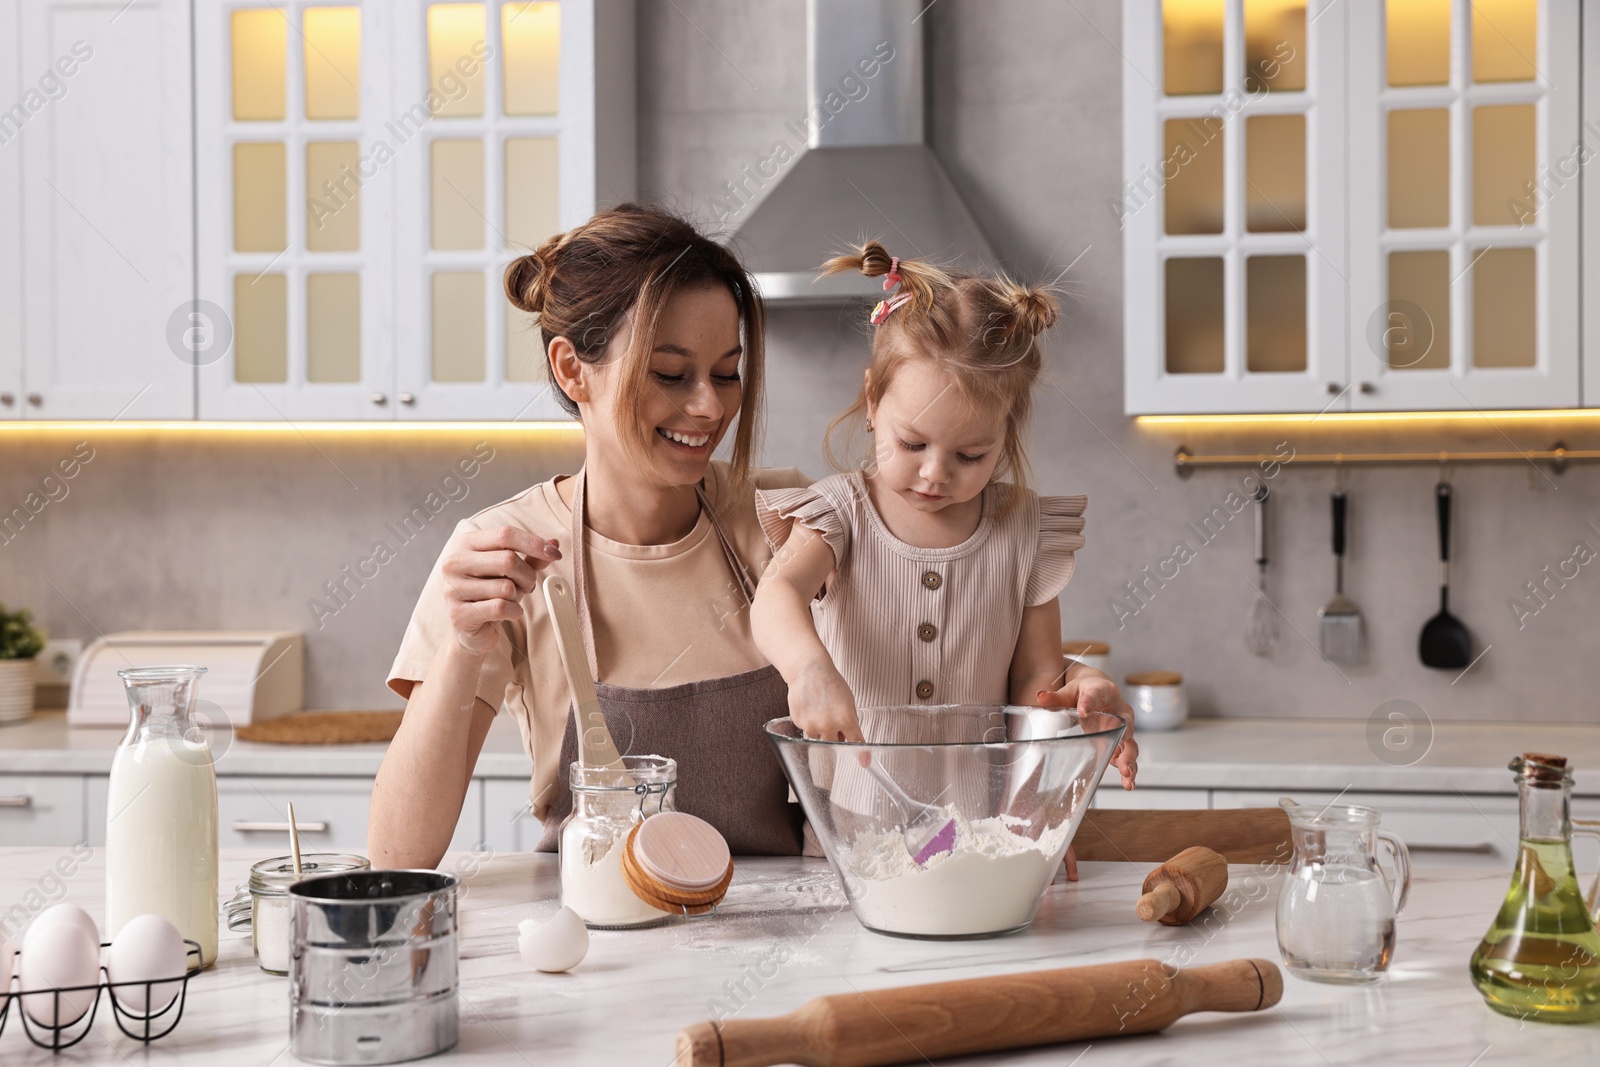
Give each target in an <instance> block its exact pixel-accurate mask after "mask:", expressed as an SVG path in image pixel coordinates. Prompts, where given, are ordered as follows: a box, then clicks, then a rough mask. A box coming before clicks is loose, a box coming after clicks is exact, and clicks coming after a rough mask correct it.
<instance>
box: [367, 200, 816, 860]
mask: <svg viewBox="0 0 1600 1067" xmlns="http://www.w3.org/2000/svg"><path fill="white" fill-rule="evenodd" d="M505 285H506V295H507V297H508V298H509V299H510V300H511V302H512V303H513V304H514V305H516V306H517V307H518V308H520V309H521V310H523V311H526V312H528V313H530V314H533V315H536V316H538V322H539V332H540V336H541V339H542V342H543V345H544V350H545V355H546V365H547V368H548V370H549V374H550V379H551V383H552V385H553V387H554V389H555V393H556V396H557V399H558V400H559V401H560V402H561V403H562V405H563V406H564V407H565V408H566V409H567V410H568V411H569V412H571V413H572V414H574V415H576V416H577V417H578V418H579V419H580V420H581V421H582V423H583V427H584V465H583V469H582V470H581V471H579V472H578V474H577V475H576V476H571V477H568V476H561V477H557V478H554V479H552V480H550V481H548V482H544V483H541V484H539V485H536V486H534V487H532V488H531V489H529V490H527V491H526V492H524V493H522V494H520V495H518V496H516V497H513V498H512V499H510V500H507V501H504V502H503V503H500V504H496V505H494V506H493V507H491V508H488V509H487V510H485V511H482V512H480V513H479V514H477V515H475V516H473V517H472V518H470V519H468V520H466V521H465V522H462V523H461V524H460V525H459V526H457V528H456V530H455V532H454V533H453V534H452V535H451V537H450V540H449V542H448V543H447V544H446V545H445V548H444V551H443V552H442V554H441V555H440V558H439V561H438V562H437V563H436V564H435V566H434V569H433V572H432V574H430V575H429V577H428V581H427V584H426V585H425V586H424V588H423V591H422V595H421V597H420V599H419V600H418V603H417V606H416V609H415V611H414V612H413V613H412V618H411V623H410V626H409V627H408V628H407V630H406V634H405V637H404V639H403V641H402V642H401V646H400V651H399V654H398V655H397V656H396V657H395V662H394V666H393V668H392V669H391V670H390V673H389V687H390V688H391V689H393V690H394V691H395V692H396V693H398V694H400V695H401V696H402V697H404V698H406V701H407V703H406V713H405V718H404V720H403V722H402V724H401V727H400V731H399V732H398V733H397V734H396V735H395V739H394V741H393V742H392V743H391V744H390V746H389V751H388V754H387V755H386V756H385V757H384V761H383V766H382V768H381V769H380V770H379V772H378V778H377V781H376V783H375V784H374V786H373V791H372V815H371V821H370V825H369V828H368V841H367V844H368V850H369V852H370V854H371V858H372V862H373V865H374V866H375V867H431V866H434V865H436V864H437V863H438V862H439V860H440V858H441V857H442V856H443V855H444V852H445V849H446V848H447V847H448V845H449V841H450V836H451V834H452V832H453V831H454V829H455V825H456V821H457V819H458V818H459V816H460V813H461V804H462V800H463V799H464V797H465V796H466V791H467V787H468V785H469V783H470V781H471V777H472V771H473V767H474V766H475V765H476V763H477V759H478V753H479V751H480V750H481V748H482V747H483V739H484V736H485V734H486V733H487V732H488V729H489V723H490V721H491V720H492V719H493V717H494V715H495V712H496V709H498V708H499V706H500V705H501V703H502V702H503V703H504V704H505V706H506V707H507V708H508V709H509V710H510V711H511V713H512V714H513V715H514V716H515V717H516V720H517V723H518V725H519V727H520V728H521V731H522V737H523V745H524V747H525V748H526V750H527V752H528V754H529V756H530V757H531V758H532V760H533V780H532V783H531V786H530V796H531V801H532V808H533V814H534V816H535V817H536V818H538V819H539V820H540V821H541V822H542V823H543V824H544V836H543V839H542V840H541V842H540V844H539V849H540V850H541V851H553V850H554V849H555V842H556V830H557V828H558V826H559V824H560V821H561V819H562V818H563V817H564V816H565V814H566V813H567V811H569V810H570V808H571V794H570V791H569V790H568V786H567V780H566V773H567V767H568V765H569V764H570V763H571V762H572V761H573V759H574V758H575V757H576V752H577V748H576V742H575V736H574V734H573V731H572V727H571V721H572V720H571V716H570V715H569V714H568V709H569V704H568V693H567V686H566V682H565V679H564V677H563V674H562V670H561V665H560V659H559V655H558V653H557V651H556V644H555V641H554V637H553V635H552V634H551V633H550V624H549V621H548V618H547V616H546V614H545V609H544V602H543V599H542V597H541V596H540V595H539V592H538V589H537V585H538V583H539V582H540V581H541V580H542V578H543V576H544V574H545V573H546V572H549V571H554V572H555V573H558V574H561V575H563V576H565V577H567V578H569V579H571V581H572V585H573V589H574V591H575V594H576V600H577V603H578V614H579V618H580V620H582V622H583V624H584V636H585V644H586V645H587V647H588V649H589V653H590V663H591V667H593V668H595V673H596V676H597V677H598V678H599V679H600V682H601V684H600V685H599V687H598V690H599V696H600V702H601V706H602V709H603V710H604V711H605V713H606V717H607V721H608V722H609V723H610V725H611V729H612V733H613V735H614V736H615V737H616V740H617V744H618V747H619V749H621V750H622V751H623V752H624V753H629V752H632V753H637V754H644V753H658V754H661V755H666V756H671V757H674V758H675V759H677V760H678V763H679V786H678V800H679V806H680V807H681V808H682V809H683V810H686V811H691V812H693V813H694V814H697V815H700V816H701V817H703V818H706V819H708V820H710V821H711V822H712V823H713V824H714V825H716V826H717V827H718V829H720V830H721V831H722V833H723V835H724V836H725V837H727V838H728V843H729V845H730V847H731V848H732V849H733V851H734V852H736V853H744V854H751V853H756V854H760V853H766V854H795V853H798V852H799V851H800V843H801V842H800V824H801V817H800V813H799V809H798V807H797V806H795V805H793V804H790V803H788V787H787V784H786V782H785V779H784V776H783V771H782V769H781V767H780V766H779V764H778V762H777V759H776V757H775V756H774V755H773V753H772V752H771V750H770V746H769V744H768V742H767V740H766V738H765V737H764V736H763V734H762V731H761V724H762V723H764V722H765V721H766V720H768V719H773V718H777V717H780V716H783V715H786V714H787V713H788V708H787V703H786V690H785V687H784V684H783V680H782V678H781V677H780V676H779V675H778V673H777V671H776V670H774V669H773V668H772V667H771V666H769V665H768V664H767V661H766V659H765V658H764V657H763V656H762V655H761V653H760V652H759V650H757V648H756V646H755V642H754V640H753V639H752V638H751V635H750V621H749V610H748V607H749V602H750V597H751V596H752V595H753V593H754V579H753V576H754V575H759V574H760V573H761V572H762V570H763V569H764V568H765V566H766V564H767V562H768V560H769V558H770V551H769V550H768V549H767V547H766V544H765V541H764V539H763V537H762V533H761V530H760V527H759V524H758V523H757V521H756V517H755V510H754V505H753V498H752V489H753V488H781V487H793V486H799V485H803V484H805V480H804V479H803V478H802V477H801V476H800V474H799V472H798V471H795V470H793V469H789V470H781V471H752V470H751V469H750V466H749V464H750V459H751V456H752V454H753V453H754V451H755V447H756V442H757V440H758V437H759V432H760V419H761V395H762V369H763V348H762V336H763V327H764V323H763V318H762V310H761V303H760V299H759V298H758V297H757V296H756V294H755V291H754V288H753V286H752V283H751V279H750V277H749V275H748V274H747V273H746V272H745V270H744V268H743V267H742V266H741V265H740V264H739V262H738V260H737V259H736V258H735V257H734V256H733V254H732V253H730V252H729V251H728V250H727V249H725V248H723V247H721V246H720V245H718V244H716V243H715V242H713V241H711V240H709V239H707V238H705V237H704V236H702V235H701V234H699V233H697V232H696V231H695V230H694V228H693V227H692V226H690V225H689V224H688V223H686V222H684V221H682V220H680V219H677V218H674V217H673V216H670V215H667V214H665V213H663V212H660V211H657V210H655V209H652V208H647V207H640V206H637V205H631V204H629V205H623V206H621V207H618V208H616V209H613V210H610V211H605V212H602V213H600V214H599V215H596V216H595V217H594V218H593V219H591V220H590V221H589V222H587V223H585V224H584V225H583V226H580V227H578V228H577V229H575V230H573V231H571V232H570V233H566V234H562V235H559V236H556V237H552V238H551V239H550V240H548V241H546V242H545V243H544V244H543V245H541V246H540V247H539V249H538V250H537V251H535V252H534V253H533V254H532V255H528V256H523V257H522V258H521V259H519V260H517V261H515V262H514V263H512V264H511V265H510V266H509V267H508V268H507V269H506V275H505ZM730 430H732V431H733V447H732V449H731V458H730V459H729V461H727V462H722V461H713V460H712V458H711V455H712V453H713V452H714V451H715V450H716V448H717V446H718V445H719V444H720V443H721V442H722V440H723V439H724V437H725V436H726V435H727V434H728V433H729V431H730Z"/></svg>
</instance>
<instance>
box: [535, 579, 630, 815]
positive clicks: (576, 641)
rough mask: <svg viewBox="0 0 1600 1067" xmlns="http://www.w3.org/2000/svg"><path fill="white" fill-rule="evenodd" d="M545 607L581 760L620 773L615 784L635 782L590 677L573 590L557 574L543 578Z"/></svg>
mask: <svg viewBox="0 0 1600 1067" xmlns="http://www.w3.org/2000/svg"><path fill="white" fill-rule="evenodd" d="M543 588H544V606H545V608H546V609H547V610H548V611H549V613H550V625H551V629H552V630H554V631H555V635H556V646H557V647H558V648H559V649H560V650H561V670H562V672H563V673H564V674H566V676H567V691H568V692H569V693H571V694H572V713H573V715H574V716H575V718H576V720H577V721H576V722H574V723H573V728H574V730H575V731H576V733H577V735H578V762H579V763H581V764H583V765H584V766H585V767H604V768H610V769H611V770H613V771H615V772H616V774H617V782H616V784H617V785H619V786H630V785H633V776H632V775H630V774H629V773H628V771H627V769H626V768H625V767H624V766H623V764H622V756H621V755H619V754H618V752H617V744H616V742H615V741H613V740H612V739H611V730H610V728H609V727H607V726H606V717H605V713H604V712H602V711H601V710H600V698H599V697H598V696H596V695H595V691H594V679H593V678H591V677H589V656H588V653H587V652H585V651H584V647H583V630H582V629H581V628H580V626H579V623H578V610H577V608H575V607H574V606H573V603H572V590H571V589H570V588H569V587H568V586H567V581H566V579H565V578H562V577H560V576H558V575H554V574H552V575H550V576H549V577H547V578H546V579H545V580H544V585H543Z"/></svg>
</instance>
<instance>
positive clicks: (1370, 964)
mask: <svg viewBox="0 0 1600 1067" xmlns="http://www.w3.org/2000/svg"><path fill="white" fill-rule="evenodd" d="M1279 803H1280V806H1282V807H1283V809H1284V810H1285V811H1287V812H1288V813H1289V828H1290V832H1291V834H1292V835H1293V839H1294V858H1293V859H1292V860H1290V862H1289V869H1288V870H1287V871H1285V872H1284V875H1283V886H1282V888H1281V889H1280V890H1279V892H1278V950H1279V951H1280V952H1281V953H1282V954H1283V962H1284V964H1285V965H1286V966H1287V967H1288V969H1289V973H1290V974H1293V975H1296V976H1298V977H1300V978H1309V979H1311V980H1313V981H1318V982H1372V981H1376V980H1377V979H1378V978H1380V977H1381V976H1382V975H1383V972H1384V971H1386V970H1388V968H1389V960H1390V959H1391V958H1392V957H1393V956H1394V920H1395V916H1397V915H1399V914H1400V909H1401V908H1403V907H1405V903H1406V894H1407V893H1409V892H1410V891H1411V856H1410V853H1409V852H1407V851H1406V846H1405V842H1404V841H1401V840H1400V839H1399V838H1398V837H1396V836H1395V835H1394V834H1391V833H1389V832H1387V831H1385V830H1380V829H1378V821H1379V819H1380V818H1381V817H1382V816H1381V813H1380V812H1378V811H1377V810H1375V809H1373V808H1363V807H1360V806H1357V805H1354V804H1329V805H1327V806H1325V807H1319V806H1317V805H1301V804H1296V803H1295V802H1294V801H1292V800H1289V799H1287V798H1285V799H1284V800H1282V801H1280V802H1279ZM1379 842H1382V843H1383V844H1384V845H1386V846H1388V848H1389V851H1390V853H1391V854H1392V855H1393V857H1394V874H1393V876H1392V877H1391V876H1390V875H1389V874H1388V873H1387V872H1385V871H1384V869H1383V868H1382V867H1381V866H1379V864H1378V855H1377V849H1376V845H1377V844H1378V843H1379Z"/></svg>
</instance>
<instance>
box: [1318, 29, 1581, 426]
mask: <svg viewBox="0 0 1600 1067" xmlns="http://www.w3.org/2000/svg"><path fill="white" fill-rule="evenodd" d="M1580 6H1581V5H1579V4H1573V3H1568V2H1566V0H1528V2H1527V3H1524V4H1515V5H1506V6H1504V7H1499V8H1495V9H1494V11H1493V15H1492V17H1491V16H1490V15H1489V14H1488V13H1487V12H1486V11H1485V10H1483V9H1482V7H1481V5H1474V4H1472V3H1470V0H1454V3H1453V4H1452V5H1449V10H1448V14H1449V16H1450V17H1449V19H1448V20H1446V19H1445V17H1444V15H1445V13H1446V11H1447V8H1446V7H1444V6H1440V5H1429V6H1428V9H1427V11H1426V12H1424V11H1422V9H1420V8H1416V7H1413V8H1412V9H1410V10H1406V9H1403V8H1401V7H1397V6H1396V5H1395V4H1392V3H1391V4H1387V5H1385V4H1377V3H1371V4H1347V5H1345V7H1346V8H1347V9H1348V10H1349V12H1350V42H1351V46H1350V141H1351V151H1350V160H1349V163H1350V190H1351V195H1350V267H1351V270H1350V309H1349V310H1350V320H1349V331H1350V352H1351V370H1352V376H1353V378H1354V379H1355V386H1356V387H1355V389H1353V390H1352V392H1351V398H1352V402H1353V407H1354V408H1355V410H1368V411H1381V410H1415V409H1430V408H1432V409H1456V410H1462V409H1464V410H1472V409H1474V408H1551V407H1574V406H1576V405H1577V404H1578V403H1579V385H1578V364H1579V358H1578V356H1579V348H1578V342H1579V336H1578V324H1579V305H1578V277H1579V270H1578V266H1579V265H1578V245H1579V232H1580V231H1579V214H1578V199H1579V188H1578V186H1579V181H1578V178H1579V173H1578V172H1579V169H1580V164H1581V163H1582V161H1583V160H1586V159H1588V158H1589V157H1590V156H1591V155H1592V153H1593V151H1594V148H1593V146H1592V145H1589V144H1587V140H1588V139H1589V135H1587V134H1585V133H1584V132H1583V130H1582V128H1581V127H1580V125H1579V88H1578V87H1579V85H1580V56H1579V33H1578V28H1579V27H1578V23H1579V18H1578V15H1579V8H1580ZM1386 10H1387V12H1388V14H1387V17H1386ZM1430 56H1432V57H1433V58H1431V59H1430V58H1429V57H1430ZM1590 73H1591V74H1593V73H1594V72H1592V71H1591V72H1590Z"/></svg>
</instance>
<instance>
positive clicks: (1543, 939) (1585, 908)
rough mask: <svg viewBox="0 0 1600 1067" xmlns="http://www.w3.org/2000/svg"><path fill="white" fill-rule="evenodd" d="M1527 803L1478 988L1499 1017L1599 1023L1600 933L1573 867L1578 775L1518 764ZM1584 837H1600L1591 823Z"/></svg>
mask: <svg viewBox="0 0 1600 1067" xmlns="http://www.w3.org/2000/svg"><path fill="white" fill-rule="evenodd" d="M1511 770H1513V771H1515V772H1516V775H1517V791H1518V793H1519V795H1520V798H1521V802H1522V829H1521V838H1522V840H1521V847H1520V848H1519V850H1518V855H1517V866H1516V869H1515V870H1514V871H1513V872H1512V874H1511V888H1510V890H1509V891H1508V892H1507V893H1506V898H1505V901H1504V903H1502V904H1501V905H1500V912H1499V914H1497V915H1496V916H1495V918H1494V922H1493V923H1492V924H1491V925H1490V927H1489V932H1488V933H1486V934H1485V935H1484V937H1483V941H1482V943H1481V944H1479V945H1478V950H1477V951H1476V952H1474V953H1473V954H1472V965H1471V969H1472V981H1473V984H1474V985H1476V986H1477V987H1478V992H1480V993H1482V994H1483V999H1484V1000H1485V1001H1487V1002H1488V1004H1489V1006H1490V1007H1491V1008H1493V1009H1494V1010H1495V1011H1498V1012H1501V1013H1503V1014H1506V1015H1512V1016H1516V1017H1517V1018H1520V1019H1532V1020H1535V1021H1539V1022H1573V1023H1584V1022H1594V1021H1597V1020H1600V933H1597V932H1596V929H1595V892H1596V891H1600V879H1597V883H1596V887H1595V890H1594V891H1591V892H1590V895H1589V899H1588V900H1587V901H1586V900H1585V899H1584V896H1583V892H1582V890H1580V889H1579V888H1578V878H1577V875H1576V873H1575V872H1574V871H1573V865H1572V834H1573V825H1572V822H1571V819H1570V817H1569V814H1568V806H1569V804H1570V802H1571V798H1572V771H1571V769H1570V768H1569V767H1568V766H1567V761H1566V759H1565V758H1564V757H1561V756H1548V755H1543V754H1540V753H1535V752H1529V753H1525V754H1524V755H1522V756H1519V757H1518V758H1516V759H1514V760H1512V761H1511ZM1578 832H1579V833H1587V834H1593V835H1595V836H1600V831H1597V830H1595V829H1593V828H1592V827H1591V826H1590V824H1580V825H1579V827H1578Z"/></svg>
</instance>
